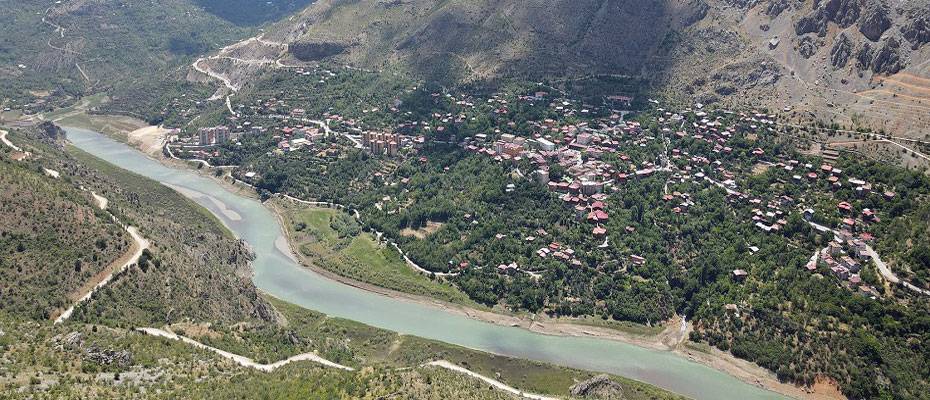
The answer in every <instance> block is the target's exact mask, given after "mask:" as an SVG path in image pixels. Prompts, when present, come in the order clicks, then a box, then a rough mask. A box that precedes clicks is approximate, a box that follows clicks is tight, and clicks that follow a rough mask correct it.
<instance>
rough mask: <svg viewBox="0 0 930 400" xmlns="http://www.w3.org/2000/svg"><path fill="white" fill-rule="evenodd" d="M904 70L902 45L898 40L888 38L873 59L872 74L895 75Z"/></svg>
mask: <svg viewBox="0 0 930 400" xmlns="http://www.w3.org/2000/svg"><path fill="white" fill-rule="evenodd" d="M902 69H904V61H903V60H902V59H901V43H900V42H898V39H896V38H893V37H892V38H888V39H887V40H885V42H884V43H883V44H882V47H880V48H879V49H878V51H877V52H876V53H875V57H874V58H872V72H875V73H876V74H894V73H897V72H898V71H900V70H902Z"/></svg>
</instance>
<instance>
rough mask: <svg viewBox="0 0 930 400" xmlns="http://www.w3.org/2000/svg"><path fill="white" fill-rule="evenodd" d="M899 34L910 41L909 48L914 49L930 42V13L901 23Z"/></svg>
mask: <svg viewBox="0 0 930 400" xmlns="http://www.w3.org/2000/svg"><path fill="white" fill-rule="evenodd" d="M901 34H902V35H903V36H904V38H905V39H907V41H908V42H911V48H912V49H914V50H917V49H918V48H919V47H920V46H922V45H924V44H926V43H930V15H926V14H925V15H922V16H919V17H916V18H914V19H912V20H910V21H909V22H907V23H906V24H904V25H902V26H901Z"/></svg>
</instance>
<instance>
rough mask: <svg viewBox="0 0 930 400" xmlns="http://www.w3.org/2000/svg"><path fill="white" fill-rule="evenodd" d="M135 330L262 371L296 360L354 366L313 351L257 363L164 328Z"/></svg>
mask: <svg viewBox="0 0 930 400" xmlns="http://www.w3.org/2000/svg"><path fill="white" fill-rule="evenodd" d="M136 330H137V331H139V332H142V333H145V334H147V335H152V336H158V337H163V338H166V339H171V340H179V341H182V342H184V343H187V344H189V345H191V346H194V347H196V348H199V349H204V350H209V351H212V352H214V353H216V354H219V355H220V356H221V357H223V358H226V359H229V360H232V361H235V362H236V364H239V365H241V366H243V367H247V368H254V369H257V370H259V371H262V372H271V371H274V370H276V369H278V368H281V367H283V366H285V365H287V364H290V363H292V362H297V361H312V362H315V363H317V364H320V365H323V366H325V367H329V368H336V369H341V370H343V371H355V368H352V367H349V366H345V365H342V364H337V363H334V362H332V361H329V360H327V359H325V358H323V357H320V356H318V355H316V354H313V353H304V354H298V355H296V356H293V357H290V358H287V359H284V360H281V361H278V362H274V363H271V364H259V363H257V362H255V361H254V360H252V359H251V358H248V357H246V356H241V355H238V354H233V353H230V352H228V351H225V350H220V349H218V348H216V347H211V346H207V345H205V344H203V343H200V342H198V341H196V340H194V339H191V338H187V337H184V336H181V335H177V334H174V333H171V332H168V331H165V330H161V329H157V328H136Z"/></svg>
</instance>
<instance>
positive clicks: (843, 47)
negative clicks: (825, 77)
mask: <svg viewBox="0 0 930 400" xmlns="http://www.w3.org/2000/svg"><path fill="white" fill-rule="evenodd" d="M852 53H853V43H852V40H850V39H849V36H846V34H845V33H841V34H840V35H839V36H837V38H836V40H834V42H833V48H832V49H831V50H830V64H831V65H833V68H834V69H840V68H843V67H845V66H846V64H848V63H849V57H850V56H852Z"/></svg>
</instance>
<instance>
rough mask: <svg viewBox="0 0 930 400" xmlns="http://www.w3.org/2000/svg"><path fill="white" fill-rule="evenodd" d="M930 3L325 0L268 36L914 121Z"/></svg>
mask: <svg viewBox="0 0 930 400" xmlns="http://www.w3.org/2000/svg"><path fill="white" fill-rule="evenodd" d="M928 7H930V2H928V1H927V0H913V1H904V2H892V1H889V0H829V1H827V0H805V1H789V0H661V1H655V2H642V1H634V0H582V1H577V0H572V1H569V0H556V1H543V0H531V1H516V0H442V1H440V0H392V1H386V0H361V1H359V0H353V1H348V0H323V1H319V2H317V3H315V4H314V5H312V6H310V7H308V8H307V9H306V10H304V11H303V12H301V13H299V14H298V15H296V16H295V17H294V18H291V19H289V20H286V21H283V22H281V23H279V24H277V26H276V27H274V28H272V29H270V30H269V32H268V33H266V34H265V37H266V38H270V39H272V40H277V41H280V42H285V43H288V44H289V51H290V53H291V54H292V55H293V56H295V57H296V58H297V59H300V60H304V61H315V60H320V59H325V58H332V59H336V60H339V61H341V62H347V63H350V64H353V65H356V66H359V67H365V68H373V69H392V70H402V71H406V72H410V73H412V74H414V75H415V76H418V77H422V78H424V79H427V80H434V81H439V82H445V83H461V82H471V81H488V80H496V79H501V78H517V79H534V80H535V79H551V80H553V81H555V82H565V81H579V80H584V79H586V78H588V79H590V78H592V77H594V78H598V77H600V78H603V77H616V76H617V75H622V76H630V77H635V78H641V79H643V80H644V81H643V83H642V85H644V86H646V87H647V88H648V89H649V91H650V92H652V93H653V95H659V94H662V95H664V96H665V97H667V98H669V99H672V100H680V101H685V102H688V103H690V102H702V103H721V104H725V105H743V106H746V105H750V106H752V107H769V108H779V109H780V108H783V107H785V106H792V107H793V108H794V109H795V110H798V111H799V112H804V114H803V115H804V116H806V117H812V118H815V119H824V120H837V121H838V122H840V123H843V124H849V125H852V124H860V125H863V126H868V127H872V128H876V129H887V130H894V131H897V132H902V133H905V134H908V133H910V134H912V135H913V134H916V133H914V132H910V131H911V130H916V129H918V128H919V127H921V126H925V125H926V124H927V123H930V121H928V120H927V119H926V117H924V116H922V115H919V114H920V113H919V111H926V110H927V107H928V105H927V104H926V103H927V101H930V98H928V97H927V93H928V92H930V80H928V79H927V78H928V77H930V63H927V60H930V46H926V44H927V42H928V41H930V30H928V29H930V23H928V19H927V18H928V17H927V15H928V13H927V10H928ZM594 85H595V86H596V85H597V84H596V83H594ZM614 90H615V89H614V88H613V87H608V89H606V91H614ZM898 92H900V93H898ZM895 93H898V96H894V94H895ZM604 94H623V93H610V92H608V93H604ZM924 114H926V113H924Z"/></svg>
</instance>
